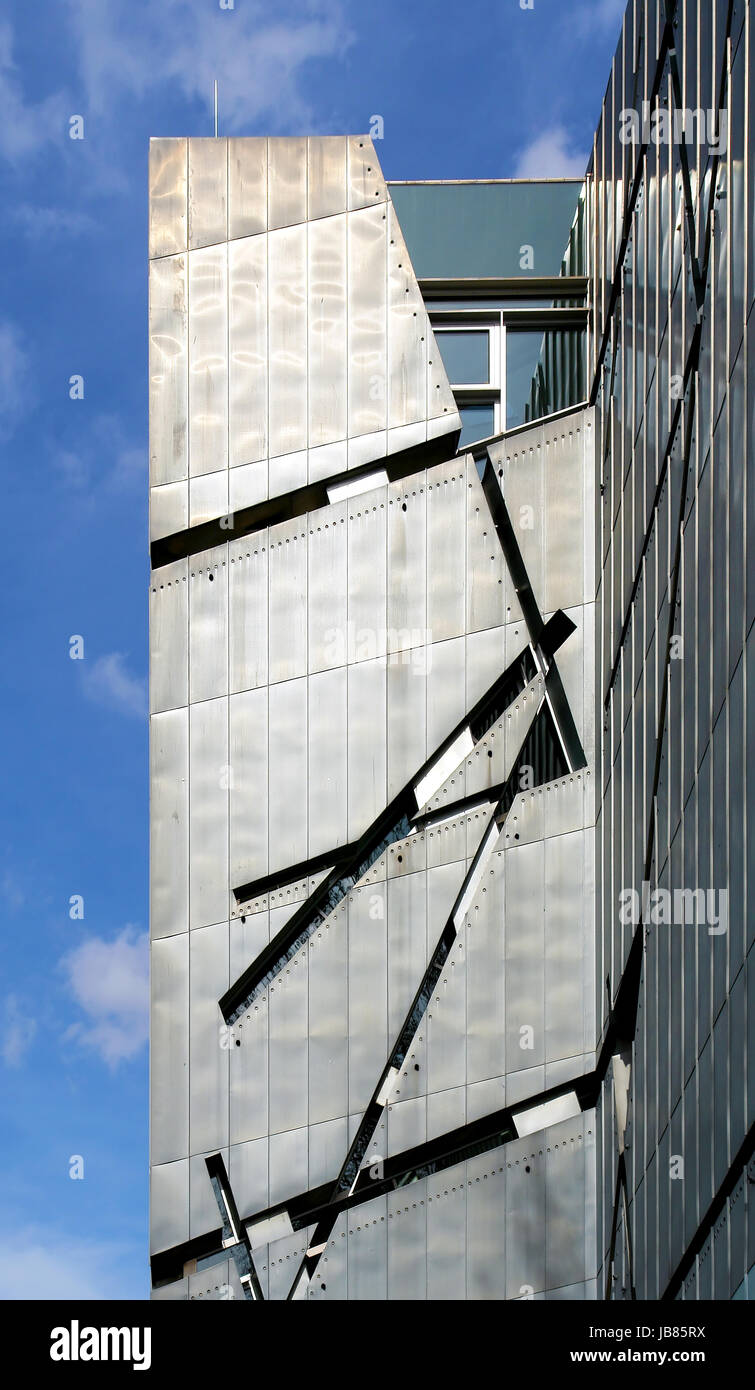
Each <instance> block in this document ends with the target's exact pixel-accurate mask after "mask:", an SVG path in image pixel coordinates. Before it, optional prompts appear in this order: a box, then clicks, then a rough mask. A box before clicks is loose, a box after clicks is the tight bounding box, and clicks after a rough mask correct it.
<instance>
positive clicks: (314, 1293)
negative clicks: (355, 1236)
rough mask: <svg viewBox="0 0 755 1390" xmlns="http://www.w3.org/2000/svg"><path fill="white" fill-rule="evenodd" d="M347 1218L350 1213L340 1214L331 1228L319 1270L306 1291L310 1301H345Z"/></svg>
mask: <svg viewBox="0 0 755 1390" xmlns="http://www.w3.org/2000/svg"><path fill="white" fill-rule="evenodd" d="M349 1216H350V1212H348V1211H346V1212H342V1213H341V1215H340V1216H339V1217H338V1220H337V1221H336V1224H335V1226H334V1227H333V1234H332V1236H331V1238H330V1240H329V1241H328V1244H327V1248H326V1250H325V1251H324V1253H323V1256H322V1260H321V1263H320V1268H319V1269H318V1270H317V1275H316V1276H315V1278H314V1280H313V1281H312V1283H311V1284H310V1286H309V1289H308V1291H307V1292H308V1297H309V1298H310V1299H320V1300H321V1301H327V1302H330V1301H335V1302H337V1303H342V1302H344V1301H345V1299H346V1296H347V1278H348V1276H347V1265H348V1251H347V1242H346V1231H347V1223H348V1220H349Z"/></svg>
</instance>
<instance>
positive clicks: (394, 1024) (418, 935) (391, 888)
mask: <svg viewBox="0 0 755 1390" xmlns="http://www.w3.org/2000/svg"><path fill="white" fill-rule="evenodd" d="M386 891H387V896H386V900H385V903H386V918H387V924H388V1033H389V1035H390V1038H391V1040H393V1039H395V1038H396V1036H397V1035H398V1031H399V1028H400V1027H401V1025H402V1023H403V1022H404V1019H405V1017H406V1015H407V1013H408V1011H409V1007H410V1005H411V1003H412V1000H413V999H414V995H415V994H416V991H417V988H418V985H419V982H420V980H421V979H422V976H423V975H424V973H425V968H426V966H427V961H428V947H427V935H428V924H427V880H426V877H425V874H424V873H418V874H407V876H406V878H396V879H391V880H390V882H389V883H388V884H387V889H386ZM441 926H442V923H441V922H432V923H430V926H429V930H430V934H431V937H432V939H433V940H435V938H436V937H437V936H438V935H439V934H440V929H441ZM412 1066H413V1064H412ZM402 1094H405V1092H404V1088H403V1087H402Z"/></svg>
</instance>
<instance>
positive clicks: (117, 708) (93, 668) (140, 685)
mask: <svg viewBox="0 0 755 1390" xmlns="http://www.w3.org/2000/svg"><path fill="white" fill-rule="evenodd" d="M124 662H125V658H124V655H123V652H107V653H106V655H105V656H98V657H97V658H96V660H95V661H90V660H89V658H86V659H85V661H84V662H83V663H82V667H81V682H82V688H83V690H84V694H85V695H86V697H87V699H88V700H91V701H92V703H93V704H96V705H104V706H105V707H106V708H107V709H111V710H113V711H114V712H115V713H116V714H128V715H134V716H136V717H137V718H140V719H141V718H143V717H144V716H145V715H146V713H147V687H146V682H145V681H144V680H142V679H141V678H140V677H139V676H132V675H131V673H130V672H129V671H127V670H126V667H125V664H124Z"/></svg>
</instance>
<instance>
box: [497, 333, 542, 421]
mask: <svg viewBox="0 0 755 1390" xmlns="http://www.w3.org/2000/svg"><path fill="white" fill-rule="evenodd" d="M543 336H544V335H543V334H542V333H537V332H536V333H512V332H511V331H509V332H508V333H507V334H506V429H507V430H511V429H513V428H514V426H515V425H521V424H523V423H524V421H525V420H526V419H527V418H528V417H527V414H526V413H525V412H526V411H527V410H528V409H529V405H530V397H531V394H532V381H533V377H534V376H535V373H536V372H537V367H538V362H539V360H540V352H541V349H542V346H543Z"/></svg>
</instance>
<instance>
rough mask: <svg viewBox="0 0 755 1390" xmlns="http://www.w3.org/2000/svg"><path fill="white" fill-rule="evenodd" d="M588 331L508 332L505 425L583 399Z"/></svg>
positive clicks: (511, 425) (547, 413)
mask: <svg viewBox="0 0 755 1390" xmlns="http://www.w3.org/2000/svg"><path fill="white" fill-rule="evenodd" d="M584 359H585V335H584V332H583V331H582V330H581V329H575V330H573V331H572V330H569V329H561V330H547V331H546V332H544V333H543V332H534V333H531V332H519V331H517V332H514V331H513V330H512V329H511V328H509V329H508V330H507V332H506V429H507V430H511V429H514V428H515V426H516V425H523V424H524V423H525V422H526V421H528V420H539V419H541V418H542V417H543V416H544V415H553V414H555V412H556V411H558V410H565V409H567V408H568V407H569V406H571V405H578V404H579V402H580V401H582V400H584V398H585V392H586V382H585V360H584Z"/></svg>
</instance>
